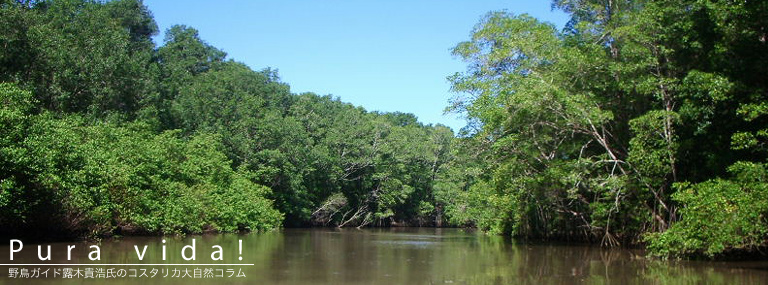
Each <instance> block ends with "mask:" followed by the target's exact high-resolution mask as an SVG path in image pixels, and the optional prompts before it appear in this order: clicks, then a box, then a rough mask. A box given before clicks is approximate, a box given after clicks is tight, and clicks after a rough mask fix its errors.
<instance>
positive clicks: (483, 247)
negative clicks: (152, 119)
mask: <svg viewBox="0 0 768 285" xmlns="http://www.w3.org/2000/svg"><path fill="white" fill-rule="evenodd" d="M192 238H194V239H195V240H196V257H197V259H196V260H195V261H194V263H253V264H254V265H253V266H241V268H242V270H243V271H244V272H245V274H246V276H247V277H246V278H241V279H233V278H230V279H214V280H212V281H213V282H216V283H221V282H225V283H233V282H234V283H243V284H245V283H266V284H360V283H379V284H435V283H442V284H445V283H459V284H464V283H469V284H486V283H498V284H507V283H535V284H541V283H544V284H568V283H576V282H579V283H581V282H586V283H594V284H603V283H619V284H626V283H629V284H635V283H726V282H727V283H760V282H763V281H765V280H768V270H766V269H768V263H767V262H720V263H714V262H672V261H659V260H646V259H645V258H643V255H644V254H643V252H641V251H637V250H608V249H602V248H599V247H588V246H575V245H558V244H528V243H519V242H510V241H508V240H504V239H503V238H501V237H496V236H486V235H483V234H479V233H475V232H471V231H464V230H461V229H430V228H422V229H419V228H396V229H366V230H356V229H285V230H282V231H278V232H272V233H264V234H251V235H206V236H195V237H187V238H169V237H166V238H165V239H166V243H162V239H163V238H160V237H137V238H124V239H122V240H110V241H105V242H103V243H101V251H102V252H101V254H102V260H101V261H100V262H94V261H90V260H89V259H88V251H89V250H88V245H89V244H85V243H80V244H77V243H76V249H75V250H73V253H72V257H73V258H72V260H69V261H68V260H66V256H67V255H66V254H67V253H66V245H67V244H71V243H54V244H51V245H52V249H53V250H52V255H53V261H51V262H47V263H191V262H192V261H186V260H184V259H182V257H181V255H180V252H181V250H182V248H183V247H184V246H185V245H189V244H191V239H192ZM240 239H242V240H243V245H244V248H243V252H242V255H241V254H240V253H239V252H238V240H240ZM7 245H8V242H7V241H6V242H5V244H4V246H3V247H0V250H2V251H3V252H4V253H5V254H6V259H5V261H7V253H8V251H9V248H8V246H7ZM134 245H138V246H139V249H140V250H141V249H142V248H143V246H144V245H147V249H146V256H145V257H144V260H142V261H138V259H137V257H136V250H135V248H134ZM213 245H220V246H222V247H223V248H224V259H225V260H222V261H211V258H210V254H211V252H212V251H213V250H212V248H211V247H212V246H213ZM163 246H165V247H166V253H167V254H166V259H165V260H163V259H162V248H163ZM241 256H242V257H243V260H242V261H240V260H239V257H241ZM13 263H46V262H40V261H39V260H38V259H37V247H36V245H34V244H25V245H24V250H23V251H22V252H21V253H17V254H16V255H15V259H14V261H13ZM190 268H194V266H190ZM230 268H232V266H230ZM234 268H239V267H234ZM2 270H3V271H2V272H0V274H2V275H0V276H2V277H0V282H3V283H7V282H12V281H18V280H13V279H9V278H8V274H7V270H8V269H7V266H6V268H3V269H2ZM33 281H34V280H33ZM38 281H39V280H38ZM49 281H50V280H49ZM57 281H63V280H61V279H57ZM65 281H67V282H68V283H84V282H83V281H94V280H65ZM113 282H116V283H138V282H141V283H147V282H149V283H179V284H182V283H183V284H189V283H195V282H198V283H205V282H208V283H213V282H211V280H203V279H191V280H190V279H168V278H165V279H163V278H154V279H127V278H123V279H116V280H110V283H113ZM90 283H93V282H90Z"/></svg>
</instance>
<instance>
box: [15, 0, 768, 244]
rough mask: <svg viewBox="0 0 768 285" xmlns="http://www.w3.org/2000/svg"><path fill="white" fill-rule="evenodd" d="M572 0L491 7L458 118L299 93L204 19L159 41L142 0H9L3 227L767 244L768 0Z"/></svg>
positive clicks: (473, 48)
mask: <svg viewBox="0 0 768 285" xmlns="http://www.w3.org/2000/svg"><path fill="white" fill-rule="evenodd" d="M553 8H554V9H561V10H562V11H565V12H567V13H569V15H570V16H571V20H570V22H568V24H567V26H566V27H565V28H564V29H563V30H558V29H557V28H555V26H553V25H552V24H549V23H544V22H541V21H539V20H537V19H535V18H532V17H530V16H528V15H525V14H523V15H517V14H512V13H509V12H492V13H489V14H488V15H486V16H485V17H484V18H483V19H482V20H481V22H480V23H479V24H478V25H477V26H476V27H475V28H474V29H473V30H472V33H471V36H470V39H469V40H468V41H466V42H462V43H458V45H457V46H456V47H455V48H454V49H453V53H454V55H455V56H457V57H458V58H460V59H463V60H464V61H466V63H467V66H468V68H467V70H466V71H464V72H460V73H456V74H455V75H453V76H450V77H449V79H448V80H449V81H450V82H451V84H452V88H453V91H454V92H455V94H456V97H454V98H453V99H451V100H450V102H449V105H448V107H447V108H446V110H447V111H448V112H455V113H459V114H462V115H463V116H465V117H466V118H467V121H468V125H467V126H466V127H465V128H463V129H462V130H460V131H459V132H458V134H454V132H453V131H452V130H451V129H450V128H448V127H446V126H442V125H425V124H423V123H420V122H419V121H418V120H417V118H416V117H415V116H414V115H411V114H405V113H398V112H394V113H383V112H370V111H366V110H365V109H363V108H361V107H356V106H354V105H351V104H348V103H343V102H342V101H341V100H340V99H339V98H334V97H332V96H330V95H326V96H321V95H317V94H312V93H304V94H293V93H291V91H290V87H289V85H288V84H287V83H284V82H282V81H281V80H280V78H279V75H278V74H277V72H276V71H275V70H274V69H270V68H266V69H263V70H259V71H255V70H252V69H251V68H250V67H248V66H246V65H244V64H242V63H239V62H236V61H234V60H232V59H229V58H227V55H226V53H225V52H224V51H222V50H219V49H218V48H216V47H213V46H211V45H209V44H208V43H206V42H205V41H204V40H203V39H201V38H200V36H199V35H198V32H197V31H196V30H195V29H194V28H192V27H187V26H182V25H177V26H173V27H172V28H170V29H169V30H168V31H166V33H165V39H164V40H163V42H162V43H161V44H157V43H155V42H154V41H153V40H152V37H153V36H154V35H156V34H157V32H158V28H157V25H156V24H155V22H154V19H153V17H152V14H151V12H150V11H149V10H148V9H147V7H146V6H144V5H143V3H142V2H141V1H140V0H118V1H107V2H101V1H87V0H56V1H11V0H2V1H0V46H2V50H0V82H2V83H0V122H2V126H1V127H0V141H1V142H2V143H1V144H0V233H2V234H3V235H10V236H32V237H38V238H40V237H54V238H63V237H103V236H112V235H128V234H184V233H201V232H231V231H243V230H250V231H259V230H269V229H274V228H277V227H281V226H338V227H346V226H356V227H362V226H398V225H408V226H470V227H477V228H479V229H482V230H485V231H489V232H491V233H496V234H504V235H509V236H516V237H523V238H532V239H545V240H552V239H561V240H573V241H587V242H594V243H599V244H602V245H605V246H620V245H635V244H645V245H647V246H648V248H649V249H650V250H651V252H652V253H654V254H658V255H662V256H670V255H677V256H692V255H704V256H710V257H713V256H717V255H719V254H722V253H724V252H729V251H734V250H754V249H757V248H760V247H764V246H766V241H768V216H767V215H768V172H767V171H768V170H767V169H766V167H768V164H766V159H768V156H766V154H768V153H767V152H766V150H768V149H766V145H765V142H766V140H767V139H768V128H766V127H765V126H766V123H767V122H768V118H767V117H768V116H765V115H768V101H766V98H768V78H766V77H767V76H768V43H766V40H768V2H766V1H739V2H733V1H726V0H663V1H626V0H624V1H622V0H577V1H568V0H556V1H554V2H553ZM468 28H469V27H468ZM372 68H375V67H372ZM436 103H441V102H436Z"/></svg>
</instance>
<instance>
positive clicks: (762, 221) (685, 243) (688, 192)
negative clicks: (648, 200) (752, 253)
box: [646, 162, 768, 257]
mask: <svg viewBox="0 0 768 285" xmlns="http://www.w3.org/2000/svg"><path fill="white" fill-rule="evenodd" d="M729 170H730V172H731V173H732V174H733V175H734V177H733V180H724V179H714V180H710V181H706V182H702V183H697V184H690V183H680V184H678V185H677V188H678V191H677V192H676V193H675V195H674V199H675V201H677V202H679V203H680V204H682V205H683V206H684V207H682V208H681V209H680V215H682V219H681V220H680V221H679V222H677V223H676V224H675V225H674V226H673V227H672V228H670V229H669V230H668V231H666V232H664V233H656V234H650V235H648V236H647V237H646V240H647V241H648V242H649V244H648V248H649V249H650V250H651V252H653V253H654V254H656V255H661V256H691V255H706V256H708V257H714V256H716V255H718V254H721V253H723V252H725V251H728V250H738V249H752V248H755V247H758V246H761V245H762V244H763V242H764V241H765V239H766V237H768V219H766V215H767V214H768V183H766V181H768V180H766V179H768V171H766V168H765V165H764V164H756V163H747V162H740V163H736V164H734V165H733V166H732V167H730V169H729Z"/></svg>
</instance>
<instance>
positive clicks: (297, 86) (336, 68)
mask: <svg viewBox="0 0 768 285" xmlns="http://www.w3.org/2000/svg"><path fill="white" fill-rule="evenodd" d="M144 4H145V5H147V6H148V7H149V9H150V10H151V11H152V13H153V15H154V17H155V21H157V24H158V26H159V28H160V31H161V34H160V35H158V36H157V37H156V41H157V42H158V44H162V39H163V35H162V34H163V32H164V31H165V30H166V29H168V28H169V27H170V26H172V25H174V24H184V25H187V26H191V27H194V28H196V29H198V30H199V31H200V37H201V38H202V39H203V40H205V41H206V42H207V43H209V44H211V45H213V46H215V47H217V48H219V49H221V50H223V51H225V52H227V54H228V56H229V58H231V59H234V60H236V61H239V62H243V63H245V64H247V65H248V66H250V67H251V68H253V69H254V70H260V69H263V68H265V67H271V68H273V69H278V70H279V74H280V78H281V79H282V81H284V82H286V83H288V84H289V85H290V86H291V91H292V92H294V93H301V92H314V93H317V94H320V95H327V94H331V95H333V96H335V97H339V98H341V100H342V101H344V102H350V103H353V104H355V105H360V106H363V107H364V108H365V109H366V110H369V111H374V110H379V111H387V112H391V111H401V112H408V113H413V114H415V115H416V116H417V117H418V118H419V121H421V122H424V123H428V124H437V123H440V124H443V125H447V126H449V127H451V128H453V129H454V131H458V129H460V128H461V127H463V126H464V120H463V119H461V118H460V117H457V116H456V115H451V114H449V115H443V109H444V108H445V106H446V105H447V104H448V99H450V98H451V97H452V96H454V94H452V93H451V92H450V84H449V83H448V81H447V80H446V77H447V76H449V75H451V74H454V73H456V72H461V71H464V70H465V67H466V64H465V63H463V62H462V61H461V60H459V59H457V58H454V57H453V56H451V53H450V50H451V48H452V47H453V46H455V45H456V44H457V43H459V42H461V41H465V40H467V39H469V36H470V32H471V30H472V28H473V27H474V26H475V25H476V24H477V22H478V21H479V20H480V19H481V18H482V16H483V15H485V14H486V13H488V12H490V11H498V10H508V11H510V12H513V13H516V14H522V13H528V14H531V15H532V16H534V17H536V18H538V19H541V20H544V21H548V22H551V23H553V24H555V25H556V26H558V27H559V28H562V27H563V25H564V24H565V22H566V21H567V16H566V15H565V14H564V13H562V12H561V11H552V10H551V8H550V1H547V0H540V1H520V0H506V1H470V0H465V1H458V0H422V1H399V0H388V1H351V0H348V1H341V0H325V1H318V0H315V1H310V0H296V1H245V0H240V1H198V0H192V1H167V0H166V1H161V0H145V2H144Z"/></svg>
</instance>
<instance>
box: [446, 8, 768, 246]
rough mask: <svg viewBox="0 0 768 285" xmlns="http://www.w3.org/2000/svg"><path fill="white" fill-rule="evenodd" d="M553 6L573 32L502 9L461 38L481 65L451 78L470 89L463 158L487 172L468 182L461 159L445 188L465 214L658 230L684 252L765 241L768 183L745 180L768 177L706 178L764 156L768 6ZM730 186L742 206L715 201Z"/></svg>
mask: <svg viewBox="0 0 768 285" xmlns="http://www.w3.org/2000/svg"><path fill="white" fill-rule="evenodd" d="M553 7H557V8H560V9H562V10H564V11H565V12H567V13H569V14H570V15H571V17H572V18H571V21H570V22H569V23H568V25H567V26H566V28H565V29H564V30H563V31H562V32H558V31H556V30H555V29H554V28H553V27H552V25H550V24H547V23H541V22H539V21H537V20H536V19H534V18H532V17H530V16H528V15H514V14H511V13H507V12H493V13H489V14H488V15H487V16H486V17H485V18H484V19H483V20H482V21H481V22H480V23H479V24H478V25H477V26H476V27H475V29H474V30H473V33H472V36H471V39H470V40H469V41H466V42H462V43H459V44H458V45H457V46H456V47H455V48H454V55H457V56H459V57H460V58H462V59H463V60H465V61H466V62H467V63H468V68H467V71H466V72H463V73H457V74H455V75H453V76H451V77H449V80H450V81H451V82H452V84H453V90H454V91H456V92H457V93H458V95H457V96H456V97H455V98H454V99H453V100H452V101H451V105H450V106H449V107H448V110H449V111H453V112H458V113H463V114H464V115H466V116H467V117H468V118H469V120H470V122H471V125H470V126H468V127H467V128H466V129H465V135H466V136H467V138H465V139H464V140H469V141H473V143H472V144H473V145H474V147H472V148H466V147H465V148H462V149H463V150H464V151H468V152H469V154H468V155H466V154H465V156H466V157H471V158H468V159H466V158H461V156H460V158H459V159H456V160H455V161H453V162H452V163H451V164H449V166H450V167H451V168H465V169H476V171H477V173H480V175H476V177H473V178H472V179H467V178H460V177H462V173H461V171H457V170H450V171H448V172H446V173H452V175H455V176H456V177H454V178H453V179H448V180H446V181H445V182H442V181H441V182H439V183H438V184H436V188H435V190H436V192H435V193H436V195H437V197H439V198H440V199H442V200H444V201H446V202H447V203H448V204H452V205H450V206H446V210H448V211H449V212H450V213H451V216H452V218H453V219H456V221H455V222H456V223H459V224H474V225H477V226H478V227H480V228H483V229H487V230H490V231H492V232H503V233H510V234H513V235H516V236H523V237H542V238H564V239H582V240H588V241H600V242H601V243H602V244H604V245H619V244H627V243H636V242H639V241H641V240H640V237H641V236H642V235H644V234H647V235H646V236H647V238H646V241H647V242H650V243H651V244H652V245H653V246H652V248H651V249H652V250H654V251H655V252H656V253H659V252H661V251H662V250H664V253H665V254H680V255H685V254H690V253H702V252H706V253H707V254H710V255H711V254H716V253H719V252H722V251H724V250H729V249H740V248H741V249H743V248H749V247H752V246H756V245H758V244H761V242H763V241H765V240H766V236H765V233H764V232H762V231H759V230H757V228H750V227H748V225H761V223H763V222H764V220H763V218H762V216H761V215H763V213H764V209H762V208H761V207H762V206H761V205H762V204H760V203H758V201H760V200H759V199H760V198H759V197H762V196H760V195H763V194H755V193H757V192H760V191H761V190H747V189H762V188H761V187H762V186H760V184H759V183H757V182H754V183H751V184H749V185H748V186H746V185H747V184H748V183H747V184H745V183H746V182H745V181H744V180H739V179H728V180H725V179H724V178H718V179H715V180H711V181H707V180H710V179H712V178H716V177H726V174H727V173H726V169H727V168H728V166H729V165H736V166H733V167H731V172H732V173H737V172H739V171H742V170H744V169H745V168H744V166H745V165H761V163H763V162H764V161H765V159H766V153H765V147H764V146H765V141H766V138H768V131H766V129H765V128H764V125H765V117H763V116H761V115H762V114H764V113H765V109H766V108H765V104H764V102H763V101H764V100H765V95H766V94H767V93H766V90H768V88H766V84H765V82H766V81H765V80H764V78H763V79H762V80H761V79H758V78H757V77H755V76H754V75H755V74H765V67H766V66H768V65H767V63H768V58H766V56H765V54H766V52H767V51H768V49H767V48H768V45H766V44H765V42H766V41H765V39H766V35H765V31H764V28H762V27H764V26H760V25H761V23H764V22H765V19H764V18H765V17H760V16H758V15H760V14H761V13H765V12H766V8H767V7H766V6H765V5H762V4H756V3H751V2H749V3H746V2H745V3H742V2H739V3H735V2H730V1H688V0H666V1H609V2H604V1H591V0H585V1H553ZM761 72H762V73H761ZM734 110H736V111H735V112H734ZM730 146H732V147H733V149H731V148H730ZM739 161H741V162H739ZM734 163H736V164H734ZM737 169H739V170H737ZM755 171H756V172H760V171H757V170H754V169H753V172H755ZM761 175H762V174H761ZM737 176H738V175H737ZM702 181H707V182H702ZM699 182H701V183H699ZM674 185H677V186H674ZM742 192H746V193H742ZM446 194H447V195H446ZM753 194H754V195H756V196H754V197H752V196H750V195H753ZM734 196H738V197H739V198H736V197H734ZM750 197H751V198H750ZM721 198H723V199H726V198H727V199H726V200H724V201H731V202H728V203H731V204H733V203H735V204H738V205H740V206H739V207H741V208H739V210H734V211H732V212H730V213H729V215H727V216H722V215H720V214H722V213H715V211H717V209H718V207H717V206H716V205H711V204H713V203H714V202H713V201H714V200H717V201H720V200H718V199H721ZM741 198H743V199H745V200H743V201H742V200H738V199H741ZM707 203H709V204H707ZM721 206H722V205H721ZM710 214H711V215H712V217H713V218H711V219H710V218H707V217H709V216H710ZM730 221H737V222H736V223H732V224H728V226H730V227H731V228H729V229H728V231H727V232H725V233H722V234H721V235H717V233H715V232H714V231H715V229H717V228H718V227H719V226H720V225H721V224H725V223H729V222H730ZM708 223H711V224H709V225H708V227H705V226H704V225H707V224H708ZM750 223H751V224H750ZM758 227H759V226H758ZM667 229H669V230H668V231H667ZM665 231H666V232H665ZM662 232H663V234H660V233H662ZM648 233H651V234H648ZM662 239H663V240H664V242H662V241H661V240H662ZM694 240H695V241H696V242H693V241H694Z"/></svg>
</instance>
